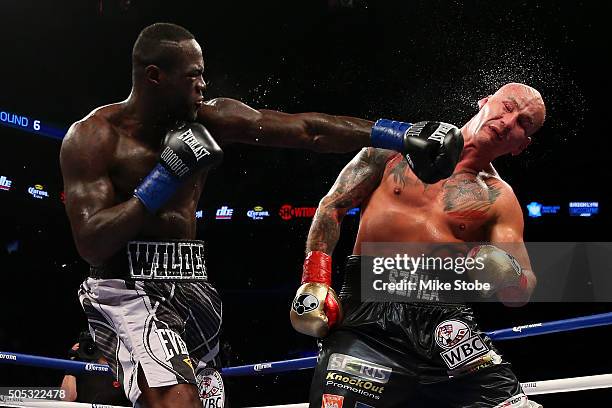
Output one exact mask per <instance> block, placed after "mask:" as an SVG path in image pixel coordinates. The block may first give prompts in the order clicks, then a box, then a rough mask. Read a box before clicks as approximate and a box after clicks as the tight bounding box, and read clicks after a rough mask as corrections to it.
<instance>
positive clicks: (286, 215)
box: [278, 204, 317, 221]
mask: <svg viewBox="0 0 612 408" xmlns="http://www.w3.org/2000/svg"><path fill="white" fill-rule="evenodd" d="M316 212H317V207H293V206H292V205H291V204H285V205H282V206H281V208H280V210H279V211H278V215H280V217H281V218H282V219H283V220H284V221H289V220H290V219H292V218H312V217H314V215H315V213H316Z"/></svg>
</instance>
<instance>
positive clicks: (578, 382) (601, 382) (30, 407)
mask: <svg viewBox="0 0 612 408" xmlns="http://www.w3.org/2000/svg"><path fill="white" fill-rule="evenodd" d="M521 386H522V387H523V391H524V392H525V394H527V395H540V394H552V393H558V392H571V391H583V390H594V389H598V388H612V374H600V375H588V376H584V377H572V378H560V379H557V380H544V381H532V382H527V383H521ZM0 407H10V408H18V407H19V408H22V407H27V408H123V407H117V406H114V405H103V404H85V403H80V402H63V401H49V400H40V401H32V400H15V401H10V402H8V401H7V402H2V401H1V400H0ZM253 408H255V407H253ZM257 408H308V404H307V403H304V404H289V405H269V406H265V407H257Z"/></svg>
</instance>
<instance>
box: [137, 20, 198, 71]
mask: <svg viewBox="0 0 612 408" xmlns="http://www.w3.org/2000/svg"><path fill="white" fill-rule="evenodd" d="M194 38H195V37H194V36H193V34H191V33H190V32H189V31H188V30H187V29H185V28H183V27H181V26H179V25H176V24H172V23H155V24H152V25H150V26H148V27H145V28H144V29H143V30H142V31H141V32H140V34H139V35H138V38H137V39H136V42H135V43H134V48H133V50H132V64H133V67H134V68H144V67H146V66H147V65H156V66H158V67H160V68H163V69H172V68H173V67H174V66H175V64H176V62H177V60H178V55H179V54H178V47H177V45H178V43H179V42H181V41H185V40H193V39H194Z"/></svg>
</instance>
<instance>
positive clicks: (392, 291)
mask: <svg viewBox="0 0 612 408" xmlns="http://www.w3.org/2000/svg"><path fill="white" fill-rule="evenodd" d="M360 249H361V255H362V257H361V280H360V286H361V291H360V294H361V300H362V301H364V302H429V303H435V302H440V303H464V302H499V298H498V297H497V296H496V295H495V293H496V291H497V289H498V288H499V287H500V285H506V284H507V283H508V281H506V280H505V279H510V286H513V284H512V283H514V286H517V287H518V286H520V282H521V280H522V279H524V278H523V277H524V276H527V278H529V272H524V270H525V269H527V268H529V269H530V270H532V271H533V273H534V274H535V276H537V278H538V279H537V280H538V281H537V286H536V287H535V290H534V291H533V293H532V294H531V298H530V300H529V301H530V302H532V303H533V302H612V274H610V270H612V257H610V254H611V253H612V242H521V243H511V242H510V243H495V245H492V244H490V243H487V242H460V243H458V242H451V243H440V242H430V243H427V242H421V243H401V242H363V243H362V244H361V248H360ZM525 253H526V254H527V256H528V259H529V263H527V261H526V259H525V257H524V255H523V254H525ZM499 268H502V269H503V277H502V275H500V274H499V273H494V271H496V270H498V271H499V270H500V269H499Z"/></svg>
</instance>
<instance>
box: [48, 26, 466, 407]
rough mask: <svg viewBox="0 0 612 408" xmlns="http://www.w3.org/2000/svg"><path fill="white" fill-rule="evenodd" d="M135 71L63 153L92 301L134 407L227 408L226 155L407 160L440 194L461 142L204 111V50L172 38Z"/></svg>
mask: <svg viewBox="0 0 612 408" xmlns="http://www.w3.org/2000/svg"><path fill="white" fill-rule="evenodd" d="M132 57H133V61H132V79H133V86H132V91H131V93H130V95H129V97H128V98H127V99H126V100H124V101H122V102H118V103H113V104H110V105H106V106H102V107H100V108H97V109H95V110H94V111H93V112H91V113H90V114H89V115H88V116H87V117H85V118H84V119H82V120H80V121H78V122H76V123H74V124H73V125H72V126H71V127H70V129H69V131H68V133H67V135H66V137H65V139H64V141H63V143H62V148H61V155H60V162H61V168H62V174H63V177H64V188H65V193H66V211H67V214H68V218H69V220H70V223H71V227H72V232H73V235H74V240H75V243H76V247H77V249H78V251H79V254H80V255H81V256H82V257H83V259H85V261H87V262H88V263H89V264H90V265H91V268H90V277H89V278H88V279H87V280H86V281H85V282H84V283H83V284H82V285H81V288H80V290H79V297H80V301H81V304H82V306H83V309H84V310H85V313H86V314H87V318H88V321H89V325H90V330H91V332H92V334H93V336H94V339H95V342H96V345H97V346H98V348H99V349H100V350H101V351H102V353H103V354H104V356H105V358H106V359H107V360H108V361H109V364H110V366H111V368H112V371H113V374H114V376H115V377H116V380H118V381H120V382H121V384H122V386H123V389H124V391H125V393H126V395H127V396H128V398H129V399H130V400H131V401H132V403H134V404H137V405H138V406H140V407H169V406H172V407H201V406H202V404H203V403H204V405H205V406H207V407H208V406H214V407H216V408H222V406H223V402H224V394H223V384H222V379H221V377H220V375H219V373H218V372H217V371H215V370H214V366H215V357H216V355H217V352H218V350H219V340H218V335H219V327H220V324H221V320H222V308H221V301H220V299H219V296H218V294H217V292H216V290H215V289H214V288H213V287H212V286H211V285H210V283H209V282H208V281H207V271H206V268H205V250H204V246H203V244H202V242H200V241H196V240H194V238H195V237H196V222H195V216H194V214H195V210H196V205H197V203H198V200H199V199H200V196H201V193H202V189H203V187H204V182H205V180H206V176H207V173H208V171H209V170H210V169H211V168H213V167H214V166H216V165H218V164H219V163H220V162H221V160H222V157H223V151H222V150H221V147H222V146H225V145H228V144H230V143H234V142H237V143H248V144H256V145H262V146H280V147H290V148H306V149H310V150H314V151H320V152H347V151H351V150H356V149H358V148H360V147H362V146H366V145H369V144H372V145H373V146H379V147H386V148H392V149H396V150H397V151H400V152H402V154H403V155H404V157H405V160H406V162H407V163H409V165H410V166H411V168H414V171H415V173H417V174H419V175H420V177H423V178H424V179H427V180H430V179H437V180H439V179H441V178H444V177H448V175H450V174H451V173H452V171H453V169H454V166H455V164H456V162H457V160H458V158H459V154H460V152H461V149H462V147H463V139H462V137H461V133H460V131H459V129H457V128H456V127H454V126H452V125H448V124H444V123H439V122H424V123H422V124H419V126H416V127H413V126H412V124H407V123H403V122H396V121H389V120H384V119H382V120H379V121H377V122H376V123H373V122H370V121H367V120H363V119H357V118H351V117H344V116H331V115H325V114H319V113H302V114H286V113H281V112H276V111H270V110H255V109H252V108H250V107H249V106H247V105H245V104H243V103H241V102H238V101H236V100H232V99H228V98H218V99H214V100H211V101H205V100H204V97H203V92H204V90H205V88H206V84H205V81H204V79H203V72H204V60H203V57H202V50H201V48H200V46H199V44H198V43H197V41H196V40H195V39H194V37H193V35H192V34H191V33H190V32H189V31H187V30H185V29H184V28H182V27H180V26H177V25H174V24H163V23H160V24H154V25H152V26H149V27H147V28H145V29H144V30H143V31H142V32H141V33H140V35H139V37H138V39H137V40H136V43H135V44H134V48H133V55H132ZM196 384H197V385H198V386H199V391H198V388H196V386H195V385H196ZM200 398H201V399H202V401H200Z"/></svg>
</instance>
